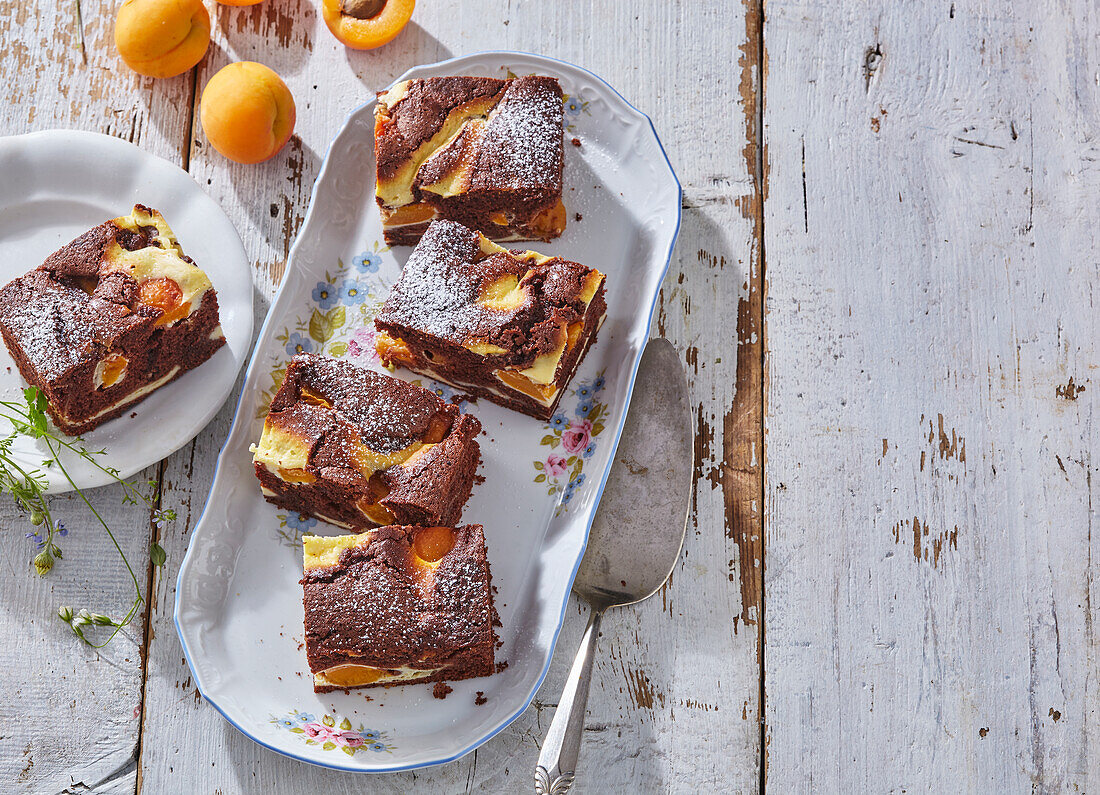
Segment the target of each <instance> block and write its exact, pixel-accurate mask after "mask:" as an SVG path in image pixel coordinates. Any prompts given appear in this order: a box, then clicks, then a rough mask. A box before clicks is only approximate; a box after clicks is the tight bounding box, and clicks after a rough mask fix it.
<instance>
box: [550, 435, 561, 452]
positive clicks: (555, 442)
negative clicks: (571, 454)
mask: <svg viewBox="0 0 1100 795" xmlns="http://www.w3.org/2000/svg"><path fill="white" fill-rule="evenodd" d="M559 444H561V439H560V438H559V437H557V436H555V437H554V438H553V439H551V440H550V449H551V450H553V449H554V448H555V447H557V446H558V445H559Z"/></svg>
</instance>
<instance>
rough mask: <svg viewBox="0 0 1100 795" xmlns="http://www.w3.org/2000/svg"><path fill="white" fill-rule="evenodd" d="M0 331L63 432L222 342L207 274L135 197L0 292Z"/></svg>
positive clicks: (134, 397) (81, 429) (105, 416)
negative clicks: (123, 211)
mask: <svg viewBox="0 0 1100 795" xmlns="http://www.w3.org/2000/svg"><path fill="white" fill-rule="evenodd" d="M0 333H2V334H3V337H4V344H5V345H7V347H8V351H9V352H10V353H11V355H12V358H14V359H15V363H16V365H17V366H18V367H19V372H20V373H21V374H22V376H23V378H24V379H26V381H27V382H28V383H29V384H30V385H31V386H34V387H37V388H38V389H39V390H40V391H41V392H42V393H43V395H45V397H46V403H47V407H48V411H49V414H50V416H51V417H52V418H53V421H54V422H55V423H56V424H57V427H58V428H60V429H61V430H62V431H64V432H65V433H70V434H81V433H85V432H86V431H90V430H91V429H93V428H95V427H96V426H98V425H99V424H100V423H103V422H105V421H107V420H109V419H112V418H113V417H117V416H118V415H120V414H121V413H122V412H123V411H125V410H127V409H129V408H131V407H132V406H133V405H134V404H135V403H137V402H138V401H140V400H143V399H144V398H146V397H148V395H149V394H150V393H152V392H153V391H154V390H156V389H158V388H160V387H162V386H164V385H165V384H167V383H168V382H169V381H172V380H173V379H175V378H178V377H179V376H181V375H183V374H184V373H185V372H187V371H188V370H191V369H193V368H195V367H198V366H199V365H200V364H202V363H203V362H205V361H206V360H207V359H209V358H210V357H211V356H212V355H213V354H214V352H215V351H216V350H218V348H220V347H221V346H222V345H224V344H225V336H224V335H223V334H222V328H221V325H220V323H219V319H218V296H217V293H216V292H215V291H214V288H213V286H212V285H211V284H210V279H209V278H207V276H206V274H205V273H203V271H202V270H201V269H200V268H198V267H197V266H196V265H195V263H194V262H193V261H192V260H191V259H190V258H189V257H187V256H186V255H185V254H184V253H183V249H182V248H180V245H179V242H178V241H177V240H176V237H175V235H173V234H172V230H171V229H170V228H169V227H168V224H167V223H165V221H164V218H163V217H161V214H160V213H159V212H157V211H156V210H153V209H150V208H148V207H145V206H143V205H140V204H139V205H135V206H134V209H133V212H131V213H130V215H127V216H123V217H121V218H115V219H114V220H113V221H106V222H104V223H102V224H100V225H99V226H96V227H94V228H93V229H91V230H89V231H88V232H85V233H84V234H83V235H81V236H80V237H78V238H77V239H76V240H74V241H72V242H71V243H69V244H68V245H66V246H64V247H62V248H61V249H59V250H58V251H56V252H55V253H54V254H52V255H51V256H50V257H49V258H48V259H47V260H46V261H45V262H44V263H43V264H42V265H41V266H39V267H38V268H36V269H35V270H33V271H31V272H30V273H28V274H27V275H25V276H21V277H20V278H18V279H16V280H15V281H13V282H11V283H10V284H8V285H7V286H6V287H4V288H3V290H0Z"/></svg>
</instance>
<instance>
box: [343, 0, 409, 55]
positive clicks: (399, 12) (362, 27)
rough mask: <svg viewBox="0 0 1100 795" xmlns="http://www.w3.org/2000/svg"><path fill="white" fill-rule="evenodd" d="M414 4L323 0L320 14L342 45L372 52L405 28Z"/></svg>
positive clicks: (391, 0)
mask: <svg viewBox="0 0 1100 795" xmlns="http://www.w3.org/2000/svg"><path fill="white" fill-rule="evenodd" d="M415 5H416V0H323V2H322V14H323V15H324V18H325V24H326V25H328V29H329V30H331V31H332V35H333V36H335V37H336V38H338V39H339V40H340V41H341V42H342V43H343V44H344V45H345V46H347V47H351V48H352V49H353V50H373V49H374V48H375V47H381V46H382V45H383V44H386V43H387V42H390V41H392V40H393V39H394V37H395V36H397V34H398V33H400V32H401V31H402V30H403V29H404V28H405V25H407V24H408V23H409V18H410V17H412V12H413V6H415Z"/></svg>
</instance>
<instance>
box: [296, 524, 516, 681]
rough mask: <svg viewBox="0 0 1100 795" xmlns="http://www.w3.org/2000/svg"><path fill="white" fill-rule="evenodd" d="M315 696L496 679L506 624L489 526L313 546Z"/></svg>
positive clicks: (310, 624) (309, 600)
mask: <svg viewBox="0 0 1100 795" xmlns="http://www.w3.org/2000/svg"><path fill="white" fill-rule="evenodd" d="M302 546H303V556H304V559H305V574H304V576H303V577H302V580H301V583H302V588H303V603H304V606H305V633H306V658H307V660H308V662H309V668H310V670H311V671H312V672H313V677H314V690H316V691H317V692H318V693H325V692H328V691H331V690H337V689H342V688H352V687H377V686H379V685H395V684H402V685H405V684H414V683H418V682H431V681H444V680H451V681H454V680H457V679H468V678H470V677H474V676H488V675H489V674H491V673H493V670H494V659H493V658H494V652H495V646H496V640H497V639H496V634H495V633H494V631H493V626H494V624H496V623H499V622H498V621H497V614H496V610H495V609H494V607H493V594H492V581H491V577H490V573H489V563H488V561H487V560H486V557H485V535H484V533H483V532H482V528H481V525H465V526H463V527H453V528H452V527H408V526H398V525H394V526H389V527H383V528H380V529H378V530H371V531H369V532H366V533H362V534H359V535H351V536H339V537H335V538H324V537H321V536H306V537H305V538H304V539H303V545H302Z"/></svg>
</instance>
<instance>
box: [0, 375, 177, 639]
mask: <svg viewBox="0 0 1100 795" xmlns="http://www.w3.org/2000/svg"><path fill="white" fill-rule="evenodd" d="M23 397H24V400H25V401H26V402H25V404H24V405H21V404H19V403H13V402H10V401H0V418H2V419H6V420H7V421H8V422H10V423H11V425H12V428H13V429H14V430H13V431H12V433H11V434H9V435H8V436H7V437H5V438H4V439H0V490H3V491H7V492H8V493H9V494H11V496H12V499H13V500H14V501H15V504H16V505H17V506H18V507H19V508H20V509H22V510H24V511H26V512H28V513H30V515H31V522H32V524H33V525H35V526H38V525H42V526H44V532H45V534H46V541H45V542H44V543H43V545H42V551H41V552H40V553H39V554H38V555H37V556H35V559H34V566H35V570H36V571H37V572H38V573H39V574H45V573H46V572H48V571H49V570H50V569H51V568H52V566H53V561H54V558H60V557H61V550H60V549H58V547H57V546H56V545H55V544H54V532H55V530H56V523H55V522H54V519H53V515H52V514H51V513H50V509H49V506H48V504H47V500H46V489H47V488H48V486H49V481H48V480H47V479H46V477H45V475H43V473H42V472H41V471H40V470H38V469H31V470H30V471H28V470H26V469H24V468H23V467H21V466H20V465H19V464H18V463H16V461H15V460H14V459H13V458H12V455H11V446H12V443H13V442H14V441H15V439H16V438H17V437H18V436H19V435H20V434H22V435H24V436H28V437H30V438H31V439H41V440H42V441H43V443H44V444H45V445H46V449H47V450H48V451H49V454H50V458H48V459H46V460H45V461H44V462H43V464H42V466H43V467H49V466H53V465H55V464H56V465H57V467H58V469H60V470H61V474H62V475H63V476H64V477H65V480H67V481H68V482H69V485H70V486H72V487H73V489H74V490H75V491H76V493H77V495H79V497H80V499H81V501H82V502H83V503H84V504H85V505H86V506H87V508H88V510H90V511H91V512H92V515H93V516H95V518H96V520H97V521H98V522H99V524H100V526H101V527H102V528H103V529H104V530H105V531H106V533H107V536H108V538H110V539H111V543H112V544H113V545H114V547H115V550H116V551H117V552H118V554H119V557H121V558H122V562H123V564H124V565H125V566H126V571H127V572H128V573H129V575H130V579H131V581H132V582H133V583H134V594H135V595H134V601H133V603H132V604H131V605H130V609H129V610H128V611H127V613H126V615H125V617H123V619H122V620H121V621H116V620H115V619H113V618H111V617H110V616H105V615H102V614H98V613H90V612H89V611H87V610H80V611H79V612H77V613H75V614H74V613H73V609H72V608H71V607H67V606H66V607H61V608H60V609H58V611H57V614H58V617H60V618H61V620H62V621H64V622H65V623H67V624H68V625H69V628H70V629H71V630H72V631H73V634H74V635H76V636H77V637H78V638H80V639H81V640H82V641H83V642H84V643H86V644H88V645H89V646H92V647H93V648H97V649H101V648H103V647H104V646H106V645H107V644H108V643H110V642H111V641H112V640H113V639H114V638H115V636H116V635H118V633H119V632H120V631H122V628H123V627H125V626H127V625H128V624H130V623H131V622H132V621H133V620H134V617H135V616H136V615H137V611H138V608H139V607H140V606H141V604H142V603H143V602H144V601H145V599H144V597H143V596H142V595H141V584H140V583H139V582H138V578H137V574H136V573H135V571H134V569H133V567H132V566H131V565H130V561H129V559H128V558H127V557H126V553H125V552H123V550H122V546H121V545H120V544H119V543H118V539H117V538H116V537H115V534H114V532H112V530H111V528H110V526H109V525H108V524H107V521H106V520H105V519H104V518H103V516H102V515H100V513H99V511H97V510H96V508H95V506H94V505H92V503H91V502H90V501H89V500H88V498H87V496H85V494H84V492H83V491H82V490H81V489H80V488H79V487H78V486H77V485H76V483H74V482H73V479H72V476H71V475H70V474H69V471H68V469H66V467H65V464H64V463H63V462H62V461H61V454H62V452H64V451H69V452H71V453H73V454H74V455H76V456H77V457H79V458H81V459H83V460H84V461H87V462H89V463H90V464H91V465H92V466H94V467H95V468H96V469H98V470H99V471H100V472H103V473H104V474H106V475H109V476H110V477H111V478H113V479H114V480H115V482H117V483H118V484H119V485H120V486H121V487H122V495H123V496H122V502H123V504H131V505H137V504H139V502H140V503H144V505H145V506H146V507H148V508H149V509H150V510H151V511H152V519H153V521H154V522H161V521H165V520H172V519H175V518H176V515H175V511H173V510H171V509H167V510H165V509H162V508H161V507H160V505H159V501H155V500H154V499H153V498H151V497H149V496H147V495H146V494H145V493H144V492H142V491H141V489H139V488H138V487H137V486H135V485H134V484H133V483H132V482H131V481H128V480H124V479H123V478H121V477H119V472H118V470H117V469H115V468H113V467H108V466H104V465H103V464H101V463H99V461H97V460H96V458H95V456H99V455H104V454H105V453H106V451H104V450H96V451H92V452H90V451H89V450H88V449H87V448H86V447H84V440H83V439H82V438H80V437H77V438H76V440H75V442H72V441H69V440H68V439H65V438H62V437H60V436H58V435H56V434H55V433H53V432H51V431H50V428H49V423H48V421H47V418H46V400H45V397H44V396H43V395H42V393H41V392H40V391H39V390H38V389H36V388H34V387H30V388H28V389H24V390H23ZM154 484H155V481H150V485H154ZM150 558H151V560H152V564H153V565H154V566H160V565H163V564H164V550H163V548H162V547H160V545H159V544H157V543H156V542H153V543H152V544H151V545H150ZM86 626H109V627H114V632H112V633H111V634H110V636H109V637H108V638H107V639H106V640H105V641H103V642H102V643H92V642H91V641H90V640H88V639H87V638H86V637H84V627H86Z"/></svg>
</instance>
